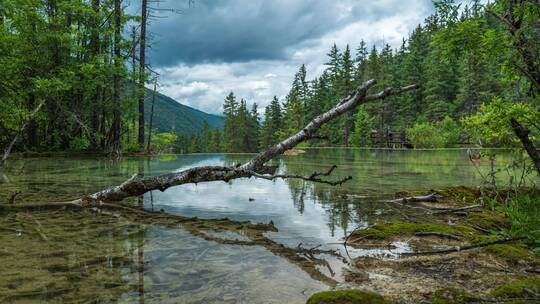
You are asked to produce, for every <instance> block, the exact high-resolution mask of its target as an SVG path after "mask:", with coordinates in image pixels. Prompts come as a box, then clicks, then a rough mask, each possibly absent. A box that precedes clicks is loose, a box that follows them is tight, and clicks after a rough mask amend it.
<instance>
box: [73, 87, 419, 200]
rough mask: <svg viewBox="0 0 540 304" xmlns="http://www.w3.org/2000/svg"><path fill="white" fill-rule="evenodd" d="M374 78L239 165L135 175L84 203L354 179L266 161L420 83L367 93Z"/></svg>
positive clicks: (329, 182)
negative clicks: (248, 180) (210, 185)
mask: <svg viewBox="0 0 540 304" xmlns="http://www.w3.org/2000/svg"><path fill="white" fill-rule="evenodd" d="M375 83H376V81H375V80H368V81H366V82H365V83H364V84H362V85H361V86H360V87H359V88H358V89H357V90H356V92H355V93H354V94H353V95H349V96H348V97H346V98H344V99H343V100H341V101H340V102H339V103H338V104H337V105H336V106H334V107H333V108H332V109H330V110H329V111H327V112H326V113H323V114H321V115H319V116H317V117H316V118H314V119H313V120H312V121H310V122H309V123H308V124H307V125H306V126H305V127H304V128H303V129H302V130H300V131H299V132H297V133H296V134H294V135H292V136H290V137H289V138H287V139H285V140H283V141H281V142H279V143H278V144H276V145H274V146H272V147H270V148H269V149H267V150H265V151H263V152H261V153H259V154H258V155H256V156H255V157H253V158H252V159H251V160H250V161H248V162H246V163H245V164H243V165H239V166H236V167H224V166H206V167H195V168H191V169H187V170H183V171H180V172H177V173H170V174H164V175H159V176H154V177H144V178H143V177H140V176H139V175H134V176H133V177H131V178H130V179H128V180H127V181H125V182H124V183H122V184H121V185H119V186H115V187H111V188H108V189H105V190H103V191H99V192H96V193H94V194H91V195H88V196H86V197H84V198H82V202H83V203H84V204H86V205H96V204H97V205H99V203H102V202H112V201H121V200H123V199H125V198H128V197H133V196H140V195H143V194H144V193H146V192H149V191H153V190H160V191H165V190H166V189H168V188H170V187H173V186H178V185H183V184H192V183H200V182H212V181H224V182H228V181H230V180H233V179H237V178H245V177H256V178H264V179H268V180H274V179H278V178H283V179H287V178H295V179H302V180H306V181H313V182H317V183H326V184H330V185H341V184H342V183H344V182H346V181H348V180H350V179H351V177H350V176H348V177H345V178H342V179H340V180H334V181H332V180H324V179H323V178H322V177H324V176H328V175H330V174H331V173H332V171H333V170H334V169H335V167H332V168H331V169H330V170H328V171H327V172H325V173H320V172H315V173H313V174H311V175H310V176H302V175H298V174H277V175H276V174H275V173H276V170H277V167H276V166H268V165H266V163H267V162H268V161H270V160H271V159H273V158H275V157H277V156H279V155H281V154H283V153H284V152H285V151H287V150H289V149H292V148H294V147H296V146H297V145H298V144H300V143H301V142H304V141H306V140H310V139H314V138H319V137H320V135H319V134H318V131H319V129H320V128H321V127H322V126H323V125H324V124H326V123H328V122H329V121H331V120H333V119H335V118H337V117H339V116H341V115H343V114H345V113H347V112H349V111H351V110H353V109H354V108H356V107H357V106H358V105H360V104H363V103H367V102H370V101H374V100H380V99H384V98H386V97H389V96H393V95H397V94H401V93H403V92H406V91H410V90H413V89H416V88H417V87H418V86H417V85H410V86H406V87H402V88H398V89H395V88H387V89H385V90H382V91H380V92H379V93H376V94H372V95H368V90H369V89H370V88H371V87H373V86H374V85H375Z"/></svg>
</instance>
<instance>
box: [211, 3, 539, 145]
mask: <svg viewBox="0 0 540 304" xmlns="http://www.w3.org/2000/svg"><path fill="white" fill-rule="evenodd" d="M434 5H435V13H434V14H433V15H431V16H429V17H428V18H427V19H426V20H425V22H424V23H423V24H420V25H418V26H417V27H416V28H415V30H414V31H413V32H412V33H411V35H410V36H409V37H404V39H403V43H402V45H401V46H400V47H399V48H398V49H393V48H392V47H391V46H390V45H388V44H385V45H383V46H382V47H381V46H374V45H373V46H370V45H367V44H366V43H365V42H363V41H362V42H361V43H360V44H359V45H356V46H349V45H347V46H346V47H345V48H344V49H342V50H340V49H339V48H338V47H337V46H336V45H333V46H331V48H330V51H329V52H328V59H327V63H326V65H327V68H326V70H325V71H324V72H323V73H322V74H321V75H319V76H318V77H317V78H315V79H307V77H306V74H307V69H308V68H309V67H306V66H304V65H302V66H301V67H300V68H299V70H298V72H297V73H296V75H295V77H294V81H293V83H292V86H291V89H290V92H289V94H288V95H287V96H286V98H285V99H284V100H278V99H277V97H276V98H274V100H273V101H272V102H271V104H270V105H269V106H268V107H266V109H265V115H264V118H263V120H262V122H260V121H259V122H260V123H259V124H257V123H253V121H258V120H257V117H256V112H253V111H251V112H250V111H247V109H248V108H249V107H250V106H249V105H247V104H246V101H243V100H242V101H240V102H239V101H237V100H236V99H235V98H234V95H232V94H231V95H229V96H227V98H226V99H225V103H224V108H225V111H224V116H225V134H224V140H225V142H224V146H223V148H224V149H225V151H231V152H238V151H257V150H258V149H260V148H264V147H268V146H269V145H271V144H273V143H276V142H277V140H279V139H283V138H285V137H286V136H288V135H291V134H292V133H293V132H295V131H297V130H299V129H300V128H301V127H302V126H303V125H304V124H305V123H306V122H307V121H309V120H310V119H311V118H313V117H315V116H316V115H318V114H320V113H323V112H324V111H326V110H328V109H330V108H331V107H332V106H333V105H335V104H336V103H337V102H338V101H339V100H340V99H341V98H343V97H345V96H347V95H348V94H349V93H350V92H352V91H353V90H354V89H355V88H356V87H358V86H359V85H360V84H361V83H362V82H364V81H366V80H368V79H376V80H377V81H378V83H377V86H376V87H377V89H382V88H386V87H391V86H393V87H399V86H401V85H405V84H410V83H416V84H419V85H420V86H421V88H420V89H419V90H415V91H414V92H412V93H408V94H403V95H400V96H396V97H391V98H387V99H385V100H383V101H381V102H379V103H373V104H369V105H366V106H361V107H359V108H358V109H357V110H356V111H355V112H354V113H351V114H349V115H347V116H346V117H345V118H340V119H339V120H337V121H336V122H333V123H332V124H330V125H329V126H326V127H325V128H324V130H323V131H322V132H321V134H320V135H321V136H323V137H327V139H328V140H324V141H312V142H311V145H325V146H386V145H385V144H384V143H383V144H381V143H378V142H376V141H377V140H376V139H377V134H384V133H385V132H387V131H389V130H397V131H405V133H406V136H407V139H408V140H409V141H411V142H412V144H413V145H414V146H415V147H417V148H439V147H452V146H457V145H460V144H463V143H469V144H472V145H481V146H497V147H500V146H511V145H514V144H516V143H518V142H519V141H518V139H517V138H516V137H515V136H513V134H512V130H511V128H510V123H509V117H510V116H515V117H516V118H517V119H518V120H521V121H523V122H527V123H528V124H531V122H532V125H534V122H535V121H540V117H539V115H538V113H539V112H538V106H539V103H538V102H537V101H538V100H537V99H538V96H537V95H536V94H535V92H537V87H536V86H537V84H535V82H534V80H531V79H534V78H530V77H527V73H529V74H533V73H534V71H533V70H534V69H538V64H539V63H540V62H539V58H540V57H539V55H538V54H539V46H538V43H535V41H539V40H538V37H539V32H538V28H537V24H538V16H539V14H538V10H539V8H538V6H536V7H535V6H534V4H532V3H527V2H524V3H523V4H521V6H517V5H518V4H515V5H516V7H517V8H516V9H519V10H520V11H519V12H520V14H521V16H522V19H523V20H522V21H520V22H521V24H522V28H521V29H520V30H519V31H520V33H523V37H522V38H515V37H513V36H512V34H511V32H510V33H509V31H508V28H507V26H508V25H507V24H506V22H504V21H501V18H500V16H499V15H504V14H507V13H506V11H505V10H507V9H508V5H509V4H508V3H506V1H497V2H496V3H494V4H490V5H487V6H483V5H482V4H481V2H480V1H471V2H470V3H469V2H466V3H464V4H456V3H455V1H452V0H444V1H436V2H435V3H434ZM534 24H536V27H535V26H534ZM516 39H522V40H523V42H524V43H523V44H519V47H516ZM522 52H525V53H526V56H528V58H529V59H530V62H533V63H534V64H533V65H536V67H533V66H531V63H530V62H529V63H528V62H525V61H524V60H522V59H520V58H523V57H522V56H521V53H522ZM529 70H532V71H529ZM254 102H256V101H254ZM248 103H249V102H248ZM253 105H254V107H255V108H256V103H253ZM254 114H255V115H254ZM255 137H258V139H259V140H258V141H256V140H253V138H255ZM203 150H204V149H203Z"/></svg>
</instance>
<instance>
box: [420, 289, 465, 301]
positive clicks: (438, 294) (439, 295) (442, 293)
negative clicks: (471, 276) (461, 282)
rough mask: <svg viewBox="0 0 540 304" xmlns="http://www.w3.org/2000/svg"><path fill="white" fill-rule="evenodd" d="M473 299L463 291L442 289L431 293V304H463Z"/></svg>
mask: <svg viewBox="0 0 540 304" xmlns="http://www.w3.org/2000/svg"><path fill="white" fill-rule="evenodd" d="M472 301H473V297H472V296H471V295H470V294H469V293H467V292H466V291H465V290H463V289H458V288H444V289H439V290H437V291H435V293H433V296H432V297H431V301H430V303H431V304H465V303H471V302H472Z"/></svg>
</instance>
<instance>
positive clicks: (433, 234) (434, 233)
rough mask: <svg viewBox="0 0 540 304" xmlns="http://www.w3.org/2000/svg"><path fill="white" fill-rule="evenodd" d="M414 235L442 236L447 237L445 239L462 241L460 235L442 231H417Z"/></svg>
mask: <svg viewBox="0 0 540 304" xmlns="http://www.w3.org/2000/svg"><path fill="white" fill-rule="evenodd" d="M414 235H416V236H438V237H442V238H447V239H452V240H456V241H462V240H463V238H462V237H460V236H457V235H455V234H451V233H443V232H435V231H433V232H431V231H428V232H417V233H415V234H414Z"/></svg>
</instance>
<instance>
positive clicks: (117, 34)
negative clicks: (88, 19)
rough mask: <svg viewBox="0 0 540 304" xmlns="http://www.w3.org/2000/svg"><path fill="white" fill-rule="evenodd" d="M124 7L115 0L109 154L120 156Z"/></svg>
mask: <svg viewBox="0 0 540 304" xmlns="http://www.w3.org/2000/svg"><path fill="white" fill-rule="evenodd" d="M121 28H122V7H121V5H120V0H114V46H113V48H114V74H113V125H112V130H111V137H110V140H109V152H111V153H114V154H116V155H120V127H121V126H120V120H121V117H120V98H121V93H120V92H121V90H122V86H121V77H122V76H121V75H120V73H121V71H120V70H121V68H122V59H121V55H122V54H121V53H120V51H121V46H120V44H121V41H122V34H121Z"/></svg>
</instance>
